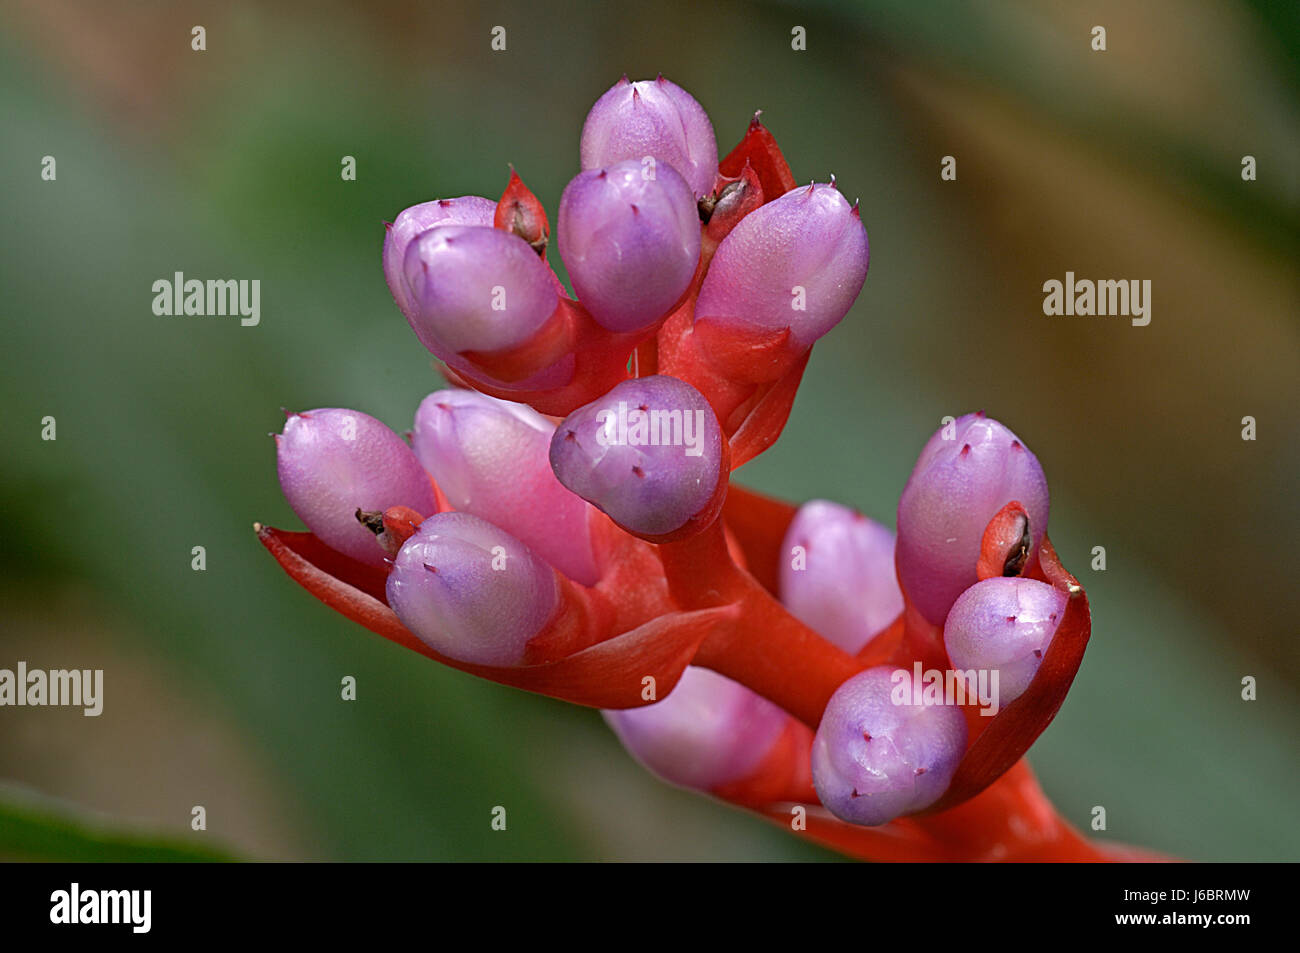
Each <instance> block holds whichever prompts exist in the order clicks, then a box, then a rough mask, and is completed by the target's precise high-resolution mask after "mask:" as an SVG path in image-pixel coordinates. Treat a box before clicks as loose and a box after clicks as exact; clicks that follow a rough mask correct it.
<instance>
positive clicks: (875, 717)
mask: <svg viewBox="0 0 1300 953" xmlns="http://www.w3.org/2000/svg"><path fill="white" fill-rule="evenodd" d="M912 679H913V675H912V673H911V672H909V671H907V670H906V669H895V668H892V667H891V666H888V665H879V666H876V667H875V668H869V669H867V670H866V671H865V672H861V673H859V674H857V675H855V676H853V677H852V678H851V679H849V680H848V681H847V682H845V683H844V684H843V685H841V686H840V687H839V688H838V689H836V691H835V694H834V695H832V696H831V700H830V702H829V703H828V704H827V706H826V713H825V714H824V715H822V721H821V725H819V726H818V728H817V735H816V737H815V738H814V739H813V746H812V774H813V785H814V786H815V787H816V788H817V796H818V798H819V799H820V800H821V802H822V804H823V805H825V807H826V809H827V810H829V811H830V812H831V813H832V814H834V815H835V816H836V817H838V818H840V819H841V820H844V821H848V822H850V823H853V824H865V825H867V826H875V825H877V824H884V823H887V822H888V821H892V820H893V819H894V818H896V817H899V816H901V815H903V814H910V813H913V812H916V811H920V810H923V809H924V808H926V807H929V806H930V805H931V804H933V803H934V802H935V801H937V800H938V799H939V798H940V797H941V796H942V795H943V792H944V791H946V790H947V789H948V784H949V783H950V782H951V781H952V776H953V773H954V772H955V771H956V770H957V765H958V763H959V762H960V761H961V759H962V756H963V755H964V754H965V751H966V719H965V718H964V717H963V715H962V712H961V709H960V708H958V707H956V706H951V705H933V704H931V705H927V704H920V703H917V702H916V700H915V698H914V693H913V686H912ZM916 694H919V692H918V693H916Z"/></svg>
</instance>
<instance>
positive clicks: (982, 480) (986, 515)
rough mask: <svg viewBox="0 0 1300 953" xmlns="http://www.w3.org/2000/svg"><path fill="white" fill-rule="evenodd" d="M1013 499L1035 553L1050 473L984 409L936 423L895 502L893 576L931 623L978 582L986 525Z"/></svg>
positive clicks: (1044, 518)
mask: <svg viewBox="0 0 1300 953" xmlns="http://www.w3.org/2000/svg"><path fill="white" fill-rule="evenodd" d="M1012 500H1019V501H1020V503H1021V505H1023V506H1024V508H1025V512H1026V513H1027V514H1028V516H1029V531H1030V535H1031V537H1032V540H1031V548H1030V552H1031V553H1034V552H1037V551H1038V546H1039V543H1041V542H1042V539H1043V533H1044V532H1045V531H1046V529H1047V514H1048V493H1047V478H1046V477H1045V476H1044V475H1043V468H1042V467H1041V466H1040V465H1039V463H1038V458H1037V457H1035V456H1034V455H1033V454H1032V453H1030V452H1029V450H1028V449H1027V448H1026V447H1025V445H1024V444H1022V443H1021V442H1020V440H1019V439H1018V438H1017V437H1016V435H1015V434H1013V433H1012V432H1011V431H1010V430H1008V429H1007V428H1006V427H1004V426H1003V425H1002V424H1000V423H998V422H997V421H996V420H991V419H989V418H988V417H985V416H984V415H983V413H982V412H981V413H976V414H967V415H966V416H964V417H961V418H959V419H958V420H956V421H955V422H953V423H951V424H948V425H947V426H945V427H943V428H941V429H940V430H939V431H938V432H937V433H936V434H935V435H934V436H933V437H931V438H930V441H929V443H927V444H926V445H925V448H924V449H922V451H921V455H920V457H918V458H917V461H916V467H915V469H913V470H912V476H911V478H910V479H909V480H908V481H907V486H906V488H904V490H903V495H902V497H901V498H900V499H899V501H898V579H899V582H900V583H901V584H902V586H903V591H904V592H906V593H907V597H908V599H909V600H910V601H911V602H912V604H913V605H915V606H916V608H917V609H918V610H920V612H921V614H922V615H923V616H925V618H926V619H928V620H929V621H930V622H931V623H933V624H934V625H940V624H942V622H943V620H944V617H945V616H947V615H948V610H949V609H950V608H952V604H953V602H954V601H955V600H956V599H957V597H958V596H959V595H961V594H962V593H963V592H965V591H966V590H967V589H969V588H970V587H971V586H973V585H975V582H976V575H975V567H976V564H977V563H978V562H979V552H980V542H981V540H982V539H983V537H984V529H985V527H986V526H988V523H989V520H991V519H992V518H993V517H994V516H995V515H996V514H997V512H998V510H1000V509H1002V507H1004V506H1006V505H1007V504H1008V503H1010V502H1011V501H1012Z"/></svg>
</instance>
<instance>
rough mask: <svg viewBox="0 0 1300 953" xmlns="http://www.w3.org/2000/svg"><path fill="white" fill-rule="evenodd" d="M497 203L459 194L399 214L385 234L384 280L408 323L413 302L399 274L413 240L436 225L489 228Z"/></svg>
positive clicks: (413, 305)
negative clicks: (457, 196)
mask: <svg viewBox="0 0 1300 953" xmlns="http://www.w3.org/2000/svg"><path fill="white" fill-rule="evenodd" d="M496 208H497V203H496V202H493V201H492V200H491V199H485V198H482V197H480V196H477V195H462V196H461V197H460V198H456V199H435V200H434V201H432V202H421V203H420V204H419V205H412V206H411V207H410V208H408V209H404V210H403V211H402V212H401V213H399V214H398V216H397V219H396V221H394V222H393V224H392V225H390V226H389V227H388V230H387V232H386V233H385V235H384V278H385V279H386V280H387V281H388V290H389V291H390V292H392V295H393V300H394V301H396V302H397V306H398V307H399V308H401V310H402V314H404V315H406V319H407V320H408V321H410V320H412V318H411V316H412V315H413V314H414V313H415V302H414V301H412V300H411V291H410V288H409V287H408V286H407V284H406V278H405V277H404V276H403V274H402V263H403V262H404V261H405V260H406V249H407V246H409V245H410V244H411V242H412V241H414V240H415V239H416V238H418V237H419V236H420V235H422V234H423V233H424V232H427V231H428V230H429V229H431V228H434V227H436V226H438V225H485V226H489V227H490V226H491V225H492V221H493V218H494V216H495V215H496Z"/></svg>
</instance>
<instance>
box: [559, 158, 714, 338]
mask: <svg viewBox="0 0 1300 953" xmlns="http://www.w3.org/2000/svg"><path fill="white" fill-rule="evenodd" d="M557 235H558V238H559V242H560V255H561V256H563V258H564V263H565V265H567V266H568V268H569V277H570V278H572V279H573V289H574V291H576V292H577V295H578V299H579V300H580V301H581V302H582V303H583V305H584V306H585V307H586V308H587V310H588V311H590V312H591V316H592V317H593V318H595V319H596V321H597V323H599V324H600V325H601V326H602V327H605V328H608V329H609V330H611V331H638V330H640V329H641V328H644V327H646V326H648V325H650V324H652V323H654V322H655V321H656V320H658V319H659V318H661V317H663V316H664V315H665V314H667V312H668V309H669V308H671V307H672V306H673V305H674V304H676V303H677V300H678V299H679V298H680V297H681V296H682V293H683V292H684V291H686V288H687V287H688V286H689V285H690V283H691V278H692V277H693V276H694V274H695V266H696V265H697V264H698V262H699V258H700V216H699V211H698V210H697V208H696V205H695V199H694V197H692V195H691V190H690V188H689V187H688V186H687V185H686V182H685V181H684V180H683V179H682V177H681V176H680V175H678V174H677V173H676V172H675V171H673V170H672V169H671V168H669V167H667V166H660V167H659V168H658V169H657V170H648V169H647V168H646V167H645V166H643V165H642V164H641V163H640V162H639V161H636V160H633V159H628V160H625V161H623V162H619V163H616V164H614V165H611V166H608V167H606V168H603V169H593V170H591V171H589V172H582V173H579V174H578V175H577V176H576V177H575V178H574V179H573V181H571V182H570V183H569V185H568V187H567V188H565V190H564V195H563V196H561V198H560V217H559V223H558V230H557Z"/></svg>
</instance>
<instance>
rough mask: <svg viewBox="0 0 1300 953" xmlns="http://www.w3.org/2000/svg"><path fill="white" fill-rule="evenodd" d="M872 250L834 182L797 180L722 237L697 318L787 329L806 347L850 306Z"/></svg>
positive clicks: (744, 328) (758, 329)
mask: <svg viewBox="0 0 1300 953" xmlns="http://www.w3.org/2000/svg"><path fill="white" fill-rule="evenodd" d="M868 257H869V256H868V250H867V232H866V229H864V228H863V227H862V221H861V219H860V218H859V217H858V212H857V209H856V208H855V207H853V206H850V205H849V203H848V202H846V201H845V200H844V196H842V195H841V194H840V193H839V191H838V190H837V189H836V188H835V187H834V186H833V185H812V186H800V187H799V188H796V189H792V190H791V191H789V192H787V193H786V194H785V195H783V196H781V197H780V198H778V199H776V200H775V201H772V202H768V203H767V204H766V205H763V206H762V207H760V208H758V209H755V210H754V211H753V212H750V213H749V214H748V215H746V216H745V217H744V218H742V219H741V220H740V222H739V223H738V224H737V225H736V227H735V228H733V229H732V230H731V232H730V233H729V234H728V235H727V237H726V238H724V239H723V240H722V243H721V244H720V245H719V246H718V250H717V253H716V254H715V255H714V256H713V261H712V263H711V264H710V265H709V272H708V274H707V275H705V277H704V284H703V285H702V286H701V288H700V296H699V300H698V302H697V304H696V307H695V320H696V322H697V323H710V324H714V325H717V326H718V327H719V328H723V329H730V330H735V331H741V332H749V333H754V334H765V333H766V334H770V333H772V332H778V331H782V330H784V329H785V328H789V329H790V334H791V338H792V341H793V343H794V345H795V346H796V347H798V348H799V349H800V350H805V349H807V348H808V347H811V346H812V343H813V342H814V341H816V340H817V339H818V338H819V337H821V336H822V335H823V334H825V333H826V332H827V331H829V330H830V329H831V328H833V327H834V326H835V325H836V324H838V323H839V322H840V319H841V318H843V317H844V315H846V314H847V313H848V311H849V308H851V307H852V306H853V302H854V301H855V300H856V299H857V297H858V292H860V291H861V290H862V284H863V282H864V281H866V278H867V261H868Z"/></svg>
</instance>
